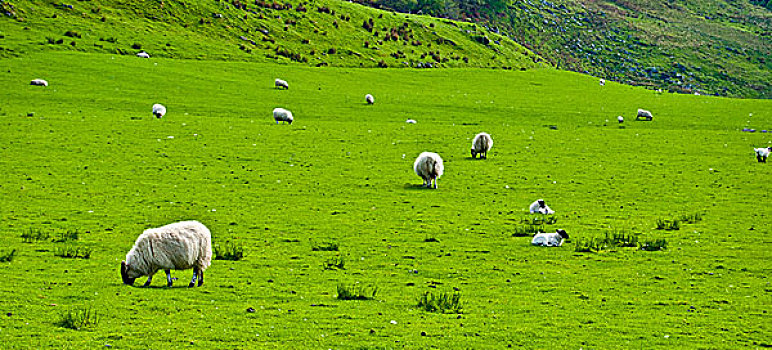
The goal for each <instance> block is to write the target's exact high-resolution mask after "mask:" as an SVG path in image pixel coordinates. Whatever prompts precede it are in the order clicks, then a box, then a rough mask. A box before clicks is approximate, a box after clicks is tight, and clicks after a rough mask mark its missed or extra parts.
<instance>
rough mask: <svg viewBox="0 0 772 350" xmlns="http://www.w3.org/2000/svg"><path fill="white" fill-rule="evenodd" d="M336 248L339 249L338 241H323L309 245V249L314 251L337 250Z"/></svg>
mask: <svg viewBox="0 0 772 350" xmlns="http://www.w3.org/2000/svg"><path fill="white" fill-rule="evenodd" d="M338 250H339V246H338V243H335V242H330V243H323V244H320V245H317V246H313V247H311V251H314V252H337V251H338Z"/></svg>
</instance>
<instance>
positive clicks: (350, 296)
mask: <svg viewBox="0 0 772 350" xmlns="http://www.w3.org/2000/svg"><path fill="white" fill-rule="evenodd" d="M377 293H378V288H377V287H371V288H368V287H363V286H360V285H357V284H355V285H353V286H351V287H347V286H344V285H342V284H339V285H338V300H373V299H375V295H376V294H377Z"/></svg>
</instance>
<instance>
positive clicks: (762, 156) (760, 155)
mask: <svg viewBox="0 0 772 350" xmlns="http://www.w3.org/2000/svg"><path fill="white" fill-rule="evenodd" d="M753 151H754V152H756V160H758V161H759V163H766V162H767V157H769V153H770V152H772V147H767V148H764V147H762V148H754V149H753Z"/></svg>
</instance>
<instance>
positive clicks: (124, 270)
mask: <svg viewBox="0 0 772 350" xmlns="http://www.w3.org/2000/svg"><path fill="white" fill-rule="evenodd" d="M130 276H134V277H130ZM137 277H139V276H135V274H134V273H132V271H131V269H130V268H129V265H128V264H126V262H125V261H121V278H122V279H123V283H124V284H128V285H130V286H131V285H134V280H136V279H137Z"/></svg>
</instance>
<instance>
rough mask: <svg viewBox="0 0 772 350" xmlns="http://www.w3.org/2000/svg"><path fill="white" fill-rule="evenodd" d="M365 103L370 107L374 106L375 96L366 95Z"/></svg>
mask: <svg viewBox="0 0 772 350" xmlns="http://www.w3.org/2000/svg"><path fill="white" fill-rule="evenodd" d="M365 101H366V102H367V104H369V105H371V104H374V103H375V97H373V95H370V94H367V95H365Z"/></svg>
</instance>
